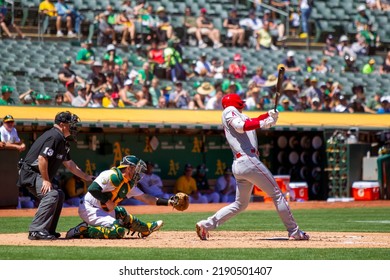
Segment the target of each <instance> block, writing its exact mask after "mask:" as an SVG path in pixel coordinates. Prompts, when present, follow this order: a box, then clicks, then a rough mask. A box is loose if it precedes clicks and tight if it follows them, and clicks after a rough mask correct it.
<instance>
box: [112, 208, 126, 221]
mask: <svg viewBox="0 0 390 280" xmlns="http://www.w3.org/2000/svg"><path fill="white" fill-rule="evenodd" d="M114 210H115V219H118V220H122V221H125V220H126V219H127V217H128V216H129V214H128V213H127V211H126V209H125V208H124V207H122V206H116V207H115V209H114Z"/></svg>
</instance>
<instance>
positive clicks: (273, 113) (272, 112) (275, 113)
mask: <svg viewBox="0 0 390 280" xmlns="http://www.w3.org/2000/svg"><path fill="white" fill-rule="evenodd" d="M268 115H270V116H271V117H272V118H273V119H274V120H275V123H276V122H277V121H278V117H279V111H278V110H277V109H276V110H274V109H272V110H269V111H268Z"/></svg>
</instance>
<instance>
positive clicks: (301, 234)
mask: <svg viewBox="0 0 390 280" xmlns="http://www.w3.org/2000/svg"><path fill="white" fill-rule="evenodd" d="M309 238H310V236H309V235H308V234H307V233H306V232H304V231H302V230H298V232H297V233H296V234H293V235H290V236H289V237H288V239H289V240H309Z"/></svg>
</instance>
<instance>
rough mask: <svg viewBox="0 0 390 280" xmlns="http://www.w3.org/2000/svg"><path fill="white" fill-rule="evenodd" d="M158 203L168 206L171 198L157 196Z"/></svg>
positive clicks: (158, 204)
mask: <svg viewBox="0 0 390 280" xmlns="http://www.w3.org/2000/svg"><path fill="white" fill-rule="evenodd" d="M156 205H157V206H168V205H169V200H168V199H165V198H161V197H159V198H157V200H156Z"/></svg>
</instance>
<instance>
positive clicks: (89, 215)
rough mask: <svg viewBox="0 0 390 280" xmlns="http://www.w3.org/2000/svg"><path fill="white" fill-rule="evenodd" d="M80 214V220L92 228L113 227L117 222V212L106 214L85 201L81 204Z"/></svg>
mask: <svg viewBox="0 0 390 280" xmlns="http://www.w3.org/2000/svg"><path fill="white" fill-rule="evenodd" d="M78 212H79V216H80V218H81V219H82V220H83V221H84V222H86V223H87V224H88V225H90V226H104V227H111V226H112V225H113V223H114V222H115V210H113V211H111V212H106V211H104V210H103V209H101V208H98V207H95V206H93V205H91V204H90V203H89V202H88V201H85V200H84V201H83V202H82V203H80V205H79V209H78Z"/></svg>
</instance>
